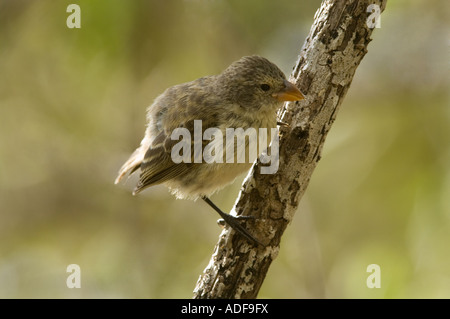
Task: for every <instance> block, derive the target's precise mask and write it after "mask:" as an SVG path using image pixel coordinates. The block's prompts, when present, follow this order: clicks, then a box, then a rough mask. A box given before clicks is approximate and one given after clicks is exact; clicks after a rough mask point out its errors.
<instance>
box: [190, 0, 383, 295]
mask: <svg viewBox="0 0 450 319" xmlns="http://www.w3.org/2000/svg"><path fill="white" fill-rule="evenodd" d="M386 2H387V0H370V1H369V0H349V1H344V0H334V1H333V0H328V1H323V2H322V4H321V7H320V8H319V10H318V11H317V12H316V14H315V17H314V23H313V25H312V27H311V30H310V32H309V35H308V37H307V39H306V42H305V44H304V46H303V48H302V50H301V52H300V55H299V59H298V61H297V63H296V65H295V67H294V69H293V72H292V74H291V81H295V83H296V84H297V86H298V87H299V88H300V90H301V91H302V92H303V93H305V95H306V99H305V100H303V101H299V102H296V103H287V104H285V105H284V106H283V108H282V109H281V110H280V112H279V115H280V120H281V121H282V122H284V123H287V124H288V126H281V127H280V148H279V154H280V157H279V169H278V171H277V173H276V174H272V175H269V174H268V175H262V174H260V170H259V166H260V163H259V162H257V163H256V164H255V165H254V166H253V167H252V169H251V171H250V173H249V175H248V176H247V178H246V179H245V181H244V183H243V186H242V189H241V192H240V194H239V197H238V200H237V201H236V204H235V206H234V208H233V210H234V212H235V213H236V214H237V215H244V216H247V215H249V216H254V217H255V220H247V221H246V225H245V226H246V227H247V229H249V231H250V232H251V233H252V234H253V236H255V237H256V238H257V239H258V240H259V241H261V242H262V243H264V244H265V245H266V246H265V247H263V246H255V245H253V244H251V243H250V242H248V241H247V240H246V239H245V238H242V237H241V236H239V235H238V234H236V233H235V232H234V231H233V230H231V229H230V228H229V227H226V228H225V229H224V231H223V232H222V234H221V235H220V239H219V242H218V243H217V245H216V247H215V249H214V253H213V255H212V257H211V260H210V262H209V264H208V265H207V267H206V269H205V270H204V272H203V274H201V275H200V278H199V279H198V282H197V285H196V287H195V290H194V298H230V299H234V298H256V296H257V294H258V292H259V289H260V287H261V285H262V283H263V281H264V278H265V276H266V273H267V271H268V269H269V266H270V264H271V262H272V261H273V260H274V259H275V258H276V256H277V255H278V251H279V249H280V240H281V236H282V234H283V232H284V230H285V229H286V227H287V225H288V224H289V222H290V221H291V220H292V218H293V217H294V214H295V212H296V210H297V207H298V203H299V200H300V198H301V197H302V195H303V193H304V192H305V190H306V187H307V186H308V182H309V180H310V178H311V175H312V173H313V171H314V169H315V167H316V165H317V162H318V161H319V160H320V153H321V150H322V147H323V144H324V142H325V138H326V136H327V133H328V131H329V130H330V128H331V125H332V124H333V122H334V120H335V118H336V114H337V111H338V109H339V106H340V105H341V103H342V101H343V99H344V97H345V94H346V92H347V90H348V88H349V87H350V84H351V82H352V79H353V75H354V74H355V71H356V68H357V67H358V65H359V63H360V62H361V60H362V58H363V57H364V55H365V54H366V53H367V45H368V44H369V42H370V41H371V38H370V36H371V34H372V31H373V27H374V21H373V20H372V18H374V17H376V12H371V11H370V10H369V9H370V8H373V7H369V5H372V4H375V5H378V8H379V9H380V12H382V11H383V10H384V8H385V6H386ZM368 8H369V9H368ZM375 9H376V7H375ZM368 10H369V11H368Z"/></svg>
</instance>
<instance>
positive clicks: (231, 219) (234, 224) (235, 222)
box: [202, 196, 264, 246]
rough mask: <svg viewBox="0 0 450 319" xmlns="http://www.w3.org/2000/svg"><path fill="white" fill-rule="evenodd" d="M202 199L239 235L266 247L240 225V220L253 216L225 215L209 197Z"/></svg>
mask: <svg viewBox="0 0 450 319" xmlns="http://www.w3.org/2000/svg"><path fill="white" fill-rule="evenodd" d="M202 199H203V200H204V201H205V202H206V203H207V204H208V205H209V206H211V207H212V208H213V209H214V210H215V211H216V212H217V213H219V215H220V217H222V219H223V220H224V221H225V222H226V223H227V224H228V225H230V227H231V228H233V229H234V230H235V231H237V232H238V233H239V234H241V235H242V236H244V237H245V238H247V239H248V240H249V241H251V242H253V243H256V244H258V245H261V246H264V245H263V244H262V243H260V242H259V241H258V240H256V239H255V238H254V237H253V236H252V235H251V234H250V233H249V232H248V231H247V230H246V229H245V228H244V227H242V225H241V224H240V223H239V219H252V218H253V217H252V216H237V217H235V216H232V215H230V214H226V213H224V212H223V211H222V210H220V208H219V207H217V206H216V205H215V204H214V203H213V202H212V201H211V200H210V199H209V198H208V197H206V196H202Z"/></svg>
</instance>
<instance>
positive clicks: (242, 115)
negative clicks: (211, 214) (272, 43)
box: [115, 55, 305, 244]
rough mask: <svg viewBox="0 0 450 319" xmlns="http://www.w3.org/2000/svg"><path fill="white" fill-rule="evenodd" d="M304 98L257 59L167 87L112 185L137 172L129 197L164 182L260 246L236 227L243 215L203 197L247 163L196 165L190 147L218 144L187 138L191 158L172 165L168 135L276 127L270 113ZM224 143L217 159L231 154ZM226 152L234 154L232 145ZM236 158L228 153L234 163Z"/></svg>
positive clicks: (243, 60) (249, 58) (277, 71)
mask: <svg viewBox="0 0 450 319" xmlns="http://www.w3.org/2000/svg"><path fill="white" fill-rule="evenodd" d="M304 98H305V96H304V94H303V93H302V92H301V91H300V90H299V89H298V88H297V87H296V86H295V84H293V83H291V82H290V81H288V80H287V79H286V76H285V74H284V73H283V71H281V70H280V69H279V68H278V67H277V66H276V65H275V64H274V63H272V62H270V61H269V60H268V59H266V58H264V57H261V56H258V55H251V56H244V57H242V58H240V59H239V60H237V61H234V62H233V63H231V64H230V65H229V66H228V67H227V68H226V69H225V70H224V71H223V72H222V73H220V74H218V75H211V76H204V77H201V78H199V79H196V80H194V81H191V82H186V83H182V84H178V85H175V86H172V87H170V88H168V89H166V90H165V91H164V92H163V93H162V94H161V95H159V96H158V97H157V98H156V99H155V100H154V101H153V103H152V104H151V105H150V106H149V107H148V108H147V114H146V120H147V126H146V130H145V135H144V138H143V139H142V141H141V143H140V146H139V147H138V148H137V149H136V150H135V151H134V152H133V153H132V154H131V156H130V157H129V159H128V160H127V161H126V162H125V163H124V164H123V166H122V167H121V168H120V170H119V173H118V176H117V178H116V180H115V184H117V183H119V182H120V181H121V180H122V179H123V178H124V177H125V176H127V175H131V174H133V173H135V172H136V171H140V177H139V181H138V183H137V185H136V187H135V189H134V191H133V195H136V194H138V193H140V192H141V191H142V190H144V189H146V188H148V187H150V186H153V185H157V184H164V185H165V186H167V187H168V188H169V189H170V191H171V193H172V194H174V195H175V196H176V197H177V198H178V199H191V200H197V199H199V198H201V199H203V200H204V201H205V202H206V203H207V204H208V205H209V206H211V207H212V208H213V209H214V210H215V211H216V212H217V213H218V214H219V215H220V216H221V217H222V219H223V220H224V221H225V223H227V224H228V225H229V226H230V227H231V228H232V229H234V230H235V231H236V232H238V233H239V234H241V235H242V236H244V237H245V238H247V239H248V240H249V241H250V242H253V243H255V244H261V243H260V241H258V240H257V239H256V238H255V237H254V236H252V235H251V234H250V232H249V231H248V230H247V229H246V228H245V227H243V226H242V225H241V223H240V220H242V219H244V218H245V217H243V216H233V215H230V214H227V213H224V212H223V211H222V210H221V209H220V208H218V207H217V206H216V205H215V204H214V203H213V202H212V201H211V200H210V199H209V197H210V196H211V195H212V194H213V193H215V192H216V191H218V190H220V189H222V188H223V187H225V186H226V185H228V184H230V183H232V182H233V181H234V180H235V179H236V177H238V176H239V175H241V174H242V173H244V172H246V171H248V170H249V168H250V167H251V166H252V162H250V161H248V162H244V163H240V162H236V161H234V162H232V163H230V162H228V161H225V160H223V161H220V158H219V160H218V161H215V162H211V163H206V162H205V161H203V160H202V161H199V160H198V154H197V155H195V149H197V150H199V148H198V147H199V145H200V147H201V148H200V151H202V150H203V151H205V150H206V148H205V147H207V144H208V142H210V143H218V142H222V141H221V139H222V137H220V136H219V135H215V136H214V138H213V139H212V141H213V142H211V141H209V140H202V141H201V142H200V144H197V145H195V141H193V140H192V139H191V140H188V141H187V146H188V147H187V150H189V149H191V150H192V149H194V152H193V154H187V156H186V157H184V159H186V160H185V161H179V160H177V161H174V158H173V157H174V156H173V155H174V153H173V150H174V147H175V146H176V144H177V143H179V140H176V139H174V138H173V132H175V131H176V130H182V129H184V130H185V132H188V133H190V135H191V138H192V135H195V132H194V131H195V129H196V124H198V123H201V129H202V130H203V132H205V131H206V130H207V129H212V128H215V129H216V130H217V131H216V132H218V131H220V132H221V133H223V137H225V136H226V130H227V129H228V128H242V129H249V128H253V129H255V130H259V129H261V128H267V129H270V128H276V127H277V124H279V122H277V115H276V114H277V113H276V112H277V110H278V109H279V108H280V107H281V106H282V104H283V103H284V102H286V101H299V100H302V99H304ZM197 126H198V125H197ZM203 132H202V133H203ZM194 140H195V136H194ZM227 142H228V141H226V142H225V144H223V145H222V146H219V147H223V153H224V155H223V156H225V155H226V153H228V152H229V151H231V149H230V146H229V143H228V144H227ZM245 143H246V144H245V151H248V148H249V145H248V144H249V142H248V140H246V142H245ZM189 146H192V147H189ZM231 148H233V150H237V146H236V145H232V146H231ZM219 151H220V148H219ZM260 151H261V149H259V152H260ZM183 155H185V154H183ZM237 155H238V154H236V153H235V154H234V159H236V156H237ZM195 156H197V158H195ZM200 159H201V157H200ZM216 159H217V158H216ZM232 159H233V158H232Z"/></svg>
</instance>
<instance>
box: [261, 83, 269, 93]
mask: <svg viewBox="0 0 450 319" xmlns="http://www.w3.org/2000/svg"><path fill="white" fill-rule="evenodd" d="M261 90H263V91H269V90H270V85H269V84H261Z"/></svg>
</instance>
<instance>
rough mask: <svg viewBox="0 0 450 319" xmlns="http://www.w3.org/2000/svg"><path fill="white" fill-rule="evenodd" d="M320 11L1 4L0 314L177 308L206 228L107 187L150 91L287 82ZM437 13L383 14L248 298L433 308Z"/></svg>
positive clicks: (445, 248)
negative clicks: (203, 82) (209, 78)
mask: <svg viewBox="0 0 450 319" xmlns="http://www.w3.org/2000/svg"><path fill="white" fill-rule="evenodd" d="M70 3H77V4H79V5H80V7H81V29H69V28H67V26H66V19H67V17H68V16H69V13H67V12H66V8H67V6H68V5H69V4H70ZM319 5H320V1H318V0H316V1H290V0H279V1H271V0H265V1H261V0H246V1H241V0H184V1H181V0H178V1H159V0H158V1H156V0H155V1H143V0H137V1H122V0H96V1H88V0H86V1H75V0H74V1H50V0H41V1H31V0H0V297H1V298H190V297H191V296H192V290H193V288H194V286H195V283H196V281H197V279H198V276H199V275H200V273H201V272H202V271H203V269H204V268H205V267H206V265H207V263H208V261H209V258H210V255H211V253H212V251H213V248H214V245H215V243H216V242H217V239H218V235H219V233H220V228H219V227H218V226H217V225H216V220H217V218H218V216H217V215H216V213H215V212H213V211H212V210H211V209H210V208H209V207H207V205H206V204H205V203H203V202H201V201H199V202H191V201H185V200H176V199H175V198H174V197H173V196H171V195H170V194H169V192H168V191H167V189H166V188H164V187H153V188H151V189H148V190H147V191H146V192H144V193H142V194H140V195H139V196H136V197H133V196H132V195H131V190H132V188H133V187H134V181H135V179H133V178H132V179H130V180H129V181H128V182H127V183H125V184H122V185H119V186H116V185H114V184H113V181H114V179H115V176H116V173H117V170H118V169H119V167H120V166H121V164H122V163H123V162H124V161H125V160H126V159H127V157H128V155H129V154H130V153H131V152H132V151H133V150H134V149H135V148H136V147H137V146H138V144H139V142H140V140H141V138H142V135H143V132H144V125H145V118H144V114H145V109H146V107H147V106H148V105H149V104H151V102H152V101H153V99H154V98H155V97H156V96H157V95H158V94H160V93H161V92H162V91H163V90H164V89H165V88H167V87H169V86H171V85H174V84H177V83H181V82H185V81H190V80H193V79H195V78H198V77H201V76H204V75H208V74H216V73H219V72H221V70H223V69H224V68H225V67H226V66H227V65H229V64H230V63H231V62H232V61H234V60H236V59H238V58H240V57H241V56H244V55H249V54H260V55H263V56H265V57H267V58H269V59H270V60H272V61H274V62H275V63H276V64H278V65H279V66H280V67H281V68H282V69H283V70H284V71H285V72H286V73H287V74H289V73H290V71H291V69H292V67H293V65H294V63H295V61H296V59H297V55H298V53H299V51H300V48H301V46H302V44H303V42H304V40H305V38H306V36H307V34H308V31H309V28H310V26H311V24H312V21H313V17H314V13H315V11H316V10H317V8H318V7H319ZM449 9H450V8H449V3H448V2H447V1H441V0H434V1H429V0H428V1H425V0H396V1H392V0H390V1H388V6H387V9H386V11H385V12H384V13H383V15H382V18H381V28H380V29H376V30H375V31H374V33H373V39H374V40H373V42H372V43H371V44H370V45H369V52H368V54H367V55H366V57H365V58H364V59H363V61H362V63H361V65H360V67H359V68H358V70H357V73H356V75H355V78H354V80H353V84H352V87H351V88H350V90H349V92H348V94H347V97H346V99H345V100H344V103H343V105H342V108H341V110H340V113H339V114H338V116H337V120H336V122H335V124H334V126H333V128H332V130H331V131H330V133H329V135H328V139H327V142H326V144H325V147H324V150H323V156H322V160H321V161H320V163H319V165H318V167H317V169H316V171H315V173H314V174H313V177H312V180H311V182H310V185H309V188H308V190H307V192H306V194H305V196H304V198H303V199H302V201H301V205H300V207H299V210H298V212H297V214H296V216H295V218H294V220H293V222H292V223H291V225H290V226H289V227H288V229H287V230H286V233H285V236H284V237H283V240H282V246H281V251H280V254H279V256H278V258H277V259H276V260H275V261H274V262H273V264H272V266H271V268H270V270H269V272H268V275H267V278H266V280H265V282H264V285H263V287H262V289H261V291H260V294H259V297H261V298H450V253H449V252H450V249H449V246H450V200H449V195H450V165H449V164H450V140H449V135H450V109H449V107H450V103H449V102H450V100H449V84H450V80H449V53H450V50H449V45H450V36H449V32H450V31H449V30H450V28H449V23H448V19H449V17H450V10H449ZM242 179H243V177H242V178H240V179H239V180H237V181H236V182H235V183H234V184H233V185H232V186H229V187H227V188H226V189H224V190H223V191H221V192H220V193H218V194H217V195H215V196H213V198H212V199H213V201H215V202H216V203H217V204H218V205H219V206H220V207H222V208H223V209H224V210H225V211H228V210H230V209H231V207H232V206H233V204H234V201H235V199H236V197H237V193H238V190H239V187H240V184H241V181H242ZM69 264H78V265H79V266H80V267H81V288H80V289H69V288H67V286H66V278H67V276H68V275H69V273H67V272H66V267H67V266H68V265H69ZM369 264H378V265H379V266H380V267H381V288H379V289H369V288H368V287H367V286H366V279H367V277H368V276H369V275H370V273H368V272H366V268H367V266H368V265H369Z"/></svg>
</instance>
